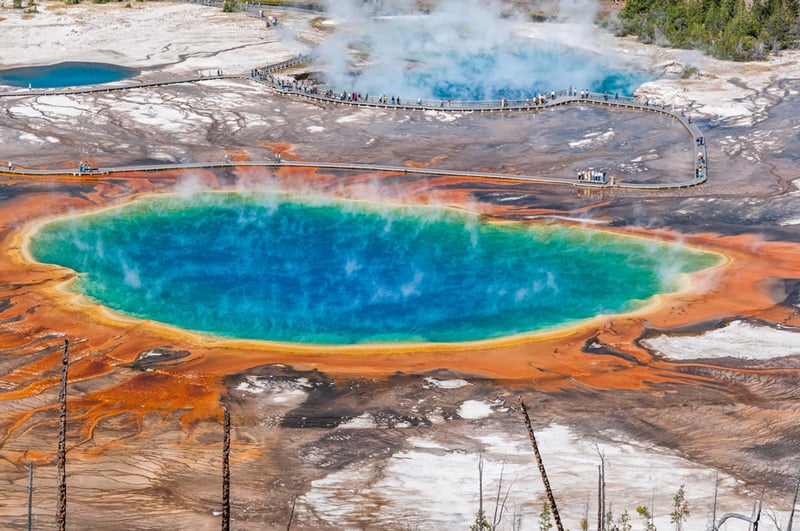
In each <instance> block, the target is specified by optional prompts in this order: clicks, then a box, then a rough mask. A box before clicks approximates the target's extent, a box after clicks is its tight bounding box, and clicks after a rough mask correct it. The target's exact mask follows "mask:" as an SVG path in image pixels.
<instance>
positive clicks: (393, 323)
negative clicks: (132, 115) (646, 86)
mask: <svg viewBox="0 0 800 531" xmlns="http://www.w3.org/2000/svg"><path fill="white" fill-rule="evenodd" d="M29 250H30V252H31V254H32V256H34V257H35V259H37V260H39V261H40V262H45V263H51V264H57V265H60V266H64V267H67V268H71V269H73V270H75V271H76V272H77V273H78V276H77V280H76V281H75V283H74V284H73V289H75V290H76V291H78V292H80V293H83V294H85V295H86V296H88V297H90V298H92V299H94V300H95V301H97V302H98V303H100V304H103V305H106V306H108V307H110V308H113V309H114V310H117V311H119V312H122V313H125V314H129V315H132V316H136V317H140V318H143V319H152V320H155V321H160V322H163V323H167V324H170V325H174V326H177V327H180V328H184V329H188V330H193V331H199V332H204V333H207V334H212V335H219V336H225V337H232V338H247V339H258V340H270V341H280V342H297V343H315V344H356V343H372V342H376V343H380V342H461V341H474V340H482V339H491V338H498V337H504V336H510V335H515V334H521V333H530V332H535V331H541V330H545V329H548V328H552V327H558V326H564V325H568V324H571V323H575V322H577V321H580V320H584V319H588V318H591V317H593V316H595V315H598V314H609V313H619V312H625V311H629V310H633V309H636V308H638V307H640V306H641V305H642V304H644V302H645V301H646V300H647V299H648V298H650V297H652V296H653V295H654V294H657V293H661V292H668V291H674V290H675V289H676V288H678V283H679V278H680V275H681V274H682V273H686V272H691V271H697V270H700V269H704V268H707V267H710V266H712V265H713V264H715V263H716V262H717V257H716V256H715V255H711V254H708V253H703V252H699V251H694V250H690V249H687V248H685V247H682V246H679V245H676V244H667V243H661V242H655V241H649V240H645V239H638V238H631V237H620V236H615V235H612V234H609V233H605V232H601V231H592V230H585V229H574V228H568V227H566V226H560V225H536V226H530V225H522V224H493V223H487V222H484V221H482V220H481V219H480V218H478V217H477V216H475V215H473V214H469V213H465V212H461V211H455V210H448V209H442V208H433V207H399V206H386V205H373V204H366V203H362V202H354V201H343V200H342V201H340V200H321V199H313V200H309V199H308V198H298V197H294V196H290V195H281V194H270V193H246V194H242V193H232V192H216V193H211V192H210V193H202V194H196V195H193V196H191V197H183V196H178V195H158V196H150V197H146V198H143V199H140V200H138V201H136V202H133V203H130V204H127V205H125V206H121V207H118V208H114V209H110V210H104V211H101V212H98V213H93V214H90V215H84V216H76V217H70V218H63V219H60V220H56V221H53V222H50V223H48V224H45V225H44V226H42V227H41V228H40V230H39V231H38V232H37V233H36V234H34V235H33V236H32V238H31V241H30V243H29Z"/></svg>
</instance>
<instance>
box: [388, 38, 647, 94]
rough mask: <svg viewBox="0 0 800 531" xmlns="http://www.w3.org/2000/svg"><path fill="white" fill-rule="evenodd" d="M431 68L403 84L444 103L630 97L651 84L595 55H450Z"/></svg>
mask: <svg viewBox="0 0 800 531" xmlns="http://www.w3.org/2000/svg"><path fill="white" fill-rule="evenodd" d="M433 63H434V65H435V66H434V67H433V68H425V67H419V68H410V69H406V70H404V71H403V75H404V76H405V78H406V84H408V85H410V86H412V87H413V86H416V87H417V89H418V91H420V92H423V93H425V94H431V95H432V97H434V98H438V99H445V100H447V99H452V100H467V101H482V100H498V99H502V98H508V99H510V100H522V99H525V98H528V97H534V96H535V95H536V94H539V93H543V92H544V93H548V94H549V93H550V91H552V90H556V91H558V90H562V89H567V88H569V87H573V88H575V89H577V90H583V89H588V90H591V91H593V92H607V93H609V94H619V95H621V96H632V95H633V93H634V91H635V90H636V88H637V87H638V86H639V85H641V84H642V83H644V82H645V81H649V80H650V79H652V76H651V75H649V74H647V73H646V72H642V71H636V70H633V69H632V68H626V67H624V66H611V65H609V64H608V63H606V62H605V58H603V57H601V56H599V55H597V56H596V55H592V54H589V53H586V52H578V51H575V50H569V49H566V48H564V49H558V50H555V49H542V48H536V47H534V46H531V45H527V46H523V45H520V46H519V47H516V46H512V47H510V48H508V49H504V50H496V51H494V52H493V53H491V54H485V53H484V54H478V55H465V54H462V53H452V54H450V55H448V56H443V57H440V58H438V60H435V61H433ZM412 91H413V89H412Z"/></svg>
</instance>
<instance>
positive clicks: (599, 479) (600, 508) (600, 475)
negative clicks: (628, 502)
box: [597, 465, 603, 531]
mask: <svg viewBox="0 0 800 531" xmlns="http://www.w3.org/2000/svg"><path fill="white" fill-rule="evenodd" d="M597 531H603V469H602V468H600V465H597Z"/></svg>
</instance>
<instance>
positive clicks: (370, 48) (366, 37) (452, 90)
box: [314, 0, 653, 102]
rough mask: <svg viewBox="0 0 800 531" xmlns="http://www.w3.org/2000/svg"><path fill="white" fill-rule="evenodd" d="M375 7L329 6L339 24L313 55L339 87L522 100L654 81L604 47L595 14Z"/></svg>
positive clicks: (485, 6) (460, 4)
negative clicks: (573, 17)
mask: <svg viewBox="0 0 800 531" xmlns="http://www.w3.org/2000/svg"><path fill="white" fill-rule="evenodd" d="M371 9H372V8H370V7H360V8H355V7H354V6H352V5H351V4H348V3H345V2H343V3H342V5H341V6H340V5H338V4H334V5H331V11H332V13H331V17H332V18H333V19H335V20H336V26H335V27H336V29H335V31H334V33H333V35H332V36H331V38H329V39H328V40H327V41H326V42H324V43H323V44H322V45H320V46H318V47H317V49H316V50H315V52H314V55H315V57H316V61H317V62H318V63H319V68H320V70H321V71H324V72H325V75H326V78H327V79H326V82H327V84H328V85H329V86H331V87H333V88H335V89H343V90H347V91H357V92H360V93H361V94H362V95H363V94H370V95H374V96H379V95H386V96H387V97H390V96H398V97H401V98H402V99H403V101H406V102H408V101H413V100H416V99H417V98H422V99H426V100H430V99H439V100H448V99H449V100H462V101H478V100H499V99H502V98H508V99H511V100H514V99H517V100H524V99H525V98H528V97H532V96H535V95H536V94H539V93H542V92H544V93H550V91H553V90H555V91H558V90H562V89H567V88H569V87H573V88H575V89H577V90H584V89H588V90H591V91H594V92H606V93H609V94H615V93H618V94H620V95H625V96H632V95H633V92H634V90H635V89H636V88H637V87H638V86H639V85H640V84H642V83H643V82H645V81H648V80H650V79H652V78H653V75H652V74H650V73H648V72H645V71H643V69H642V67H641V66H637V65H634V64H633V63H629V62H628V61H627V60H626V59H625V58H624V56H621V55H620V54H619V53H614V54H612V53H609V52H608V50H607V49H606V48H607V46H608V44H607V43H608V41H606V40H603V38H602V37H603V35H602V34H603V30H600V29H598V28H596V27H595V26H594V25H593V24H592V22H591V17H589V20H587V21H586V22H584V23H572V24H539V25H532V26H531V25H528V24H527V23H526V22H525V21H524V20H521V18H520V17H519V16H517V17H508V16H506V15H505V14H503V13H501V12H499V11H497V9H499V6H497V5H494V4H492V3H487V2H470V1H447V0H445V1H443V2H438V3H437V5H436V7H435V8H434V9H433V10H432V11H431V12H430V13H421V12H420V13H416V14H405V15H392V16H375V13H373V12H372V11H371ZM377 9H378V10H380V9H379V8H377ZM530 33H533V34H535V35H534V36H531V35H530Z"/></svg>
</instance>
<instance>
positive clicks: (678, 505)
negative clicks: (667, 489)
mask: <svg viewBox="0 0 800 531" xmlns="http://www.w3.org/2000/svg"><path fill="white" fill-rule="evenodd" d="M688 516H689V501H688V500H687V499H686V492H685V491H684V489H683V484H682V483H681V486H680V488H679V489H678V492H676V493H675V496H673V497H672V512H671V513H669V521H670V522H672V523H673V524H675V531H681V530H682V529H683V522H684V521H686V518H687V517H688Z"/></svg>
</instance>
